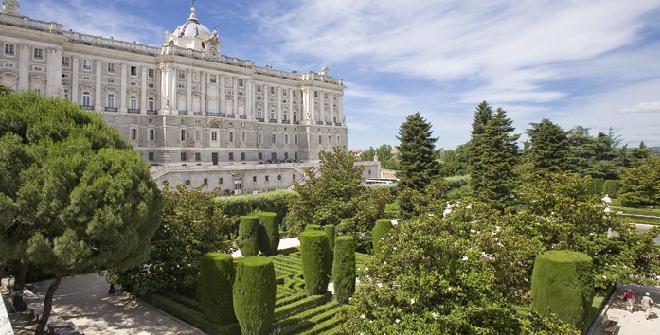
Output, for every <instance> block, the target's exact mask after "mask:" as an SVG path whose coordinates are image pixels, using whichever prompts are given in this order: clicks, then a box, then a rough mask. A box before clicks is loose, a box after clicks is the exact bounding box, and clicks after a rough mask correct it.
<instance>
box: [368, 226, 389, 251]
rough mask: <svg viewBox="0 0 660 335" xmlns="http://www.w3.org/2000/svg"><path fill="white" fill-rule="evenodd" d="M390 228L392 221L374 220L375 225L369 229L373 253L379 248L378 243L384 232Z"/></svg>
mask: <svg viewBox="0 0 660 335" xmlns="http://www.w3.org/2000/svg"><path fill="white" fill-rule="evenodd" d="M391 229H392V222H391V221H390V220H389V219H380V220H376V225H375V226H374V229H373V230H372V231H371V245H372V246H373V249H374V254H375V253H376V252H377V250H378V249H379V248H380V243H381V240H382V239H383V237H385V234H387V232H388V231H390V230H391Z"/></svg>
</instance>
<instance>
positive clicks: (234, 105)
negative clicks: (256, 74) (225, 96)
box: [232, 77, 238, 115]
mask: <svg viewBox="0 0 660 335" xmlns="http://www.w3.org/2000/svg"><path fill="white" fill-rule="evenodd" d="M232 83H233V84H234V85H233V87H234V89H233V93H234V94H233V96H232V109H233V111H232V114H234V115H238V77H234V78H232Z"/></svg>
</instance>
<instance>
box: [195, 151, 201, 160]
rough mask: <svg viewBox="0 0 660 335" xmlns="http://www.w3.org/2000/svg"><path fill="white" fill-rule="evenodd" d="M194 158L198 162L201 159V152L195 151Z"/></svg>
mask: <svg viewBox="0 0 660 335" xmlns="http://www.w3.org/2000/svg"><path fill="white" fill-rule="evenodd" d="M195 160H196V161H198V162H199V161H201V160H202V153H201V152H196V153H195Z"/></svg>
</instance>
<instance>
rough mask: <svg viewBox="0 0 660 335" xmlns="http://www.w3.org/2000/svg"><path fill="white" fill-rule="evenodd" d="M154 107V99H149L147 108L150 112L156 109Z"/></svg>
mask: <svg viewBox="0 0 660 335" xmlns="http://www.w3.org/2000/svg"><path fill="white" fill-rule="evenodd" d="M155 105H156V101H155V100H154V98H149V100H148V106H149V110H150V111H153V110H154V109H155V107H156V106H155Z"/></svg>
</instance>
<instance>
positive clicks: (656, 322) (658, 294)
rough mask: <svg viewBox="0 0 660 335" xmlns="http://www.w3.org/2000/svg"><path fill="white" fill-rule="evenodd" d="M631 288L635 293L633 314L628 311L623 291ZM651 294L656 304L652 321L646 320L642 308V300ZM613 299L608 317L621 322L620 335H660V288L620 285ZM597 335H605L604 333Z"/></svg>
mask: <svg viewBox="0 0 660 335" xmlns="http://www.w3.org/2000/svg"><path fill="white" fill-rule="evenodd" d="M628 288H630V289H631V290H633V292H635V299H636V303H635V308H634V310H633V312H632V313H631V312H630V311H628V310H627V309H626V302H625V300H623V298H622V297H623V291H625V290H626V289H628ZM646 292H649V293H650V294H651V298H653V301H655V303H656V307H655V308H654V309H653V311H654V312H655V313H656V316H655V317H653V318H651V319H646V317H645V316H644V310H643V309H642V307H641V306H640V300H641V299H642V297H643V296H644V293H646ZM615 295H616V296H615V297H613V299H612V303H611V304H610V306H609V308H608V309H607V312H606V313H607V316H608V317H609V318H616V319H617V321H618V322H619V323H618V325H619V330H618V332H617V333H616V334H618V335H657V334H659V333H660V319H659V318H658V317H657V314H658V313H660V311H659V310H658V306H657V304H658V303H660V287H658V286H637V285H619V287H618V288H617V291H616V293H615ZM596 334H604V333H603V332H602V331H599V332H596Z"/></svg>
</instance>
